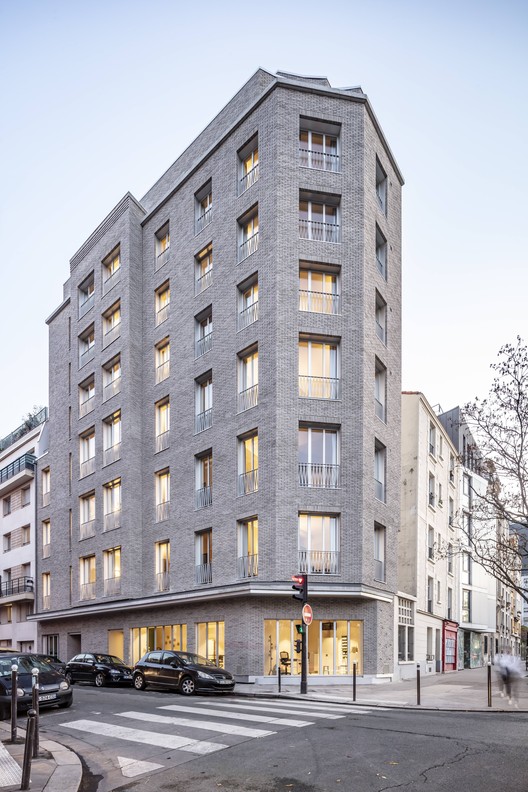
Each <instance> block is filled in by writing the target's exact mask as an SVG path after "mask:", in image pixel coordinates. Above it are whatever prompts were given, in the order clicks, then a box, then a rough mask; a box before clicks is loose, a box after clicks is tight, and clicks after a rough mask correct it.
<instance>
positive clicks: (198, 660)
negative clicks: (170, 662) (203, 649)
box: [178, 652, 215, 666]
mask: <svg viewBox="0 0 528 792" xmlns="http://www.w3.org/2000/svg"><path fill="white" fill-rule="evenodd" d="M178 657H179V658H180V660H181V661H182V663H183V664H184V665H204V666H214V665H215V664H214V663H212V662H211V661H210V660H206V658H205V657H202V655H197V654H193V653H192V652H178Z"/></svg>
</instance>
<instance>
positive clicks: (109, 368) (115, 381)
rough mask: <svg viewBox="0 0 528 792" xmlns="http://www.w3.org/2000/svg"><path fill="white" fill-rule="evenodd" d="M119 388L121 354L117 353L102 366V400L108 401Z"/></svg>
mask: <svg viewBox="0 0 528 792" xmlns="http://www.w3.org/2000/svg"><path fill="white" fill-rule="evenodd" d="M120 390H121V356H120V355H117V356H116V357H115V358H113V359H112V360H110V361H109V362H108V363H106V364H105V365H104V366H103V401H104V402H105V401H108V399H111V398H112V396H115V395H116V394H118V393H119V392H120Z"/></svg>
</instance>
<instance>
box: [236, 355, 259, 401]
mask: <svg viewBox="0 0 528 792" xmlns="http://www.w3.org/2000/svg"><path fill="white" fill-rule="evenodd" d="M258 379H259V373H258V348H257V347H252V348H251V349H250V350H246V351H244V352H240V353H239V355H238V401H237V411H238V412H244V411H245V410H249V409H251V407H255V406H256V405H257V404H258Z"/></svg>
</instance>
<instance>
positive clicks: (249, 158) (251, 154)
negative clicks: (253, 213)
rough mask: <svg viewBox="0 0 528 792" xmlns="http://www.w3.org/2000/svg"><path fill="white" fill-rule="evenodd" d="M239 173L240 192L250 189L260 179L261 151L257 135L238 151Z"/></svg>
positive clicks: (240, 193)
mask: <svg viewBox="0 0 528 792" xmlns="http://www.w3.org/2000/svg"><path fill="white" fill-rule="evenodd" d="M238 158H239V162H240V165H239V174H238V194H239V195H242V193H244V192H246V190H249V188H250V187H251V185H253V184H255V182H256V181H258V177H259V151H258V137H257V136H256V135H255V137H254V138H252V139H251V140H250V141H249V143H246V145H245V146H244V147H243V148H241V149H240V151H239V152H238Z"/></svg>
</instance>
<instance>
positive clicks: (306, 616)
mask: <svg viewBox="0 0 528 792" xmlns="http://www.w3.org/2000/svg"><path fill="white" fill-rule="evenodd" d="M302 620H303V622H304V623H305V624H306V626H307V627H308V626H309V625H310V624H311V623H312V620H313V610H312V606H311V605H308V603H306V604H305V605H303V609H302Z"/></svg>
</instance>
